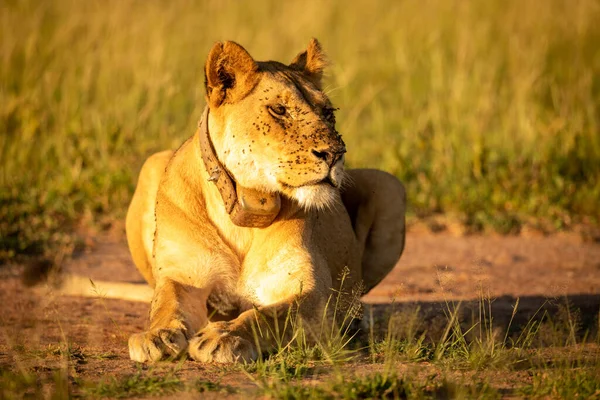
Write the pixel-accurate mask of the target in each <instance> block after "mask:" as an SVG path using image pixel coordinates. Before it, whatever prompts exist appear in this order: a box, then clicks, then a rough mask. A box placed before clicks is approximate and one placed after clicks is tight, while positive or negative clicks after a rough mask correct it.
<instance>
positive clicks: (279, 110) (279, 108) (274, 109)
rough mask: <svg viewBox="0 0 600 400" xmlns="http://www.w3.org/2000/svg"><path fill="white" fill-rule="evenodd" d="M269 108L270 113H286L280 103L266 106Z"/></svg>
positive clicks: (277, 114) (279, 115)
mask: <svg viewBox="0 0 600 400" xmlns="http://www.w3.org/2000/svg"><path fill="white" fill-rule="evenodd" d="M267 108H268V109H269V112H270V113H271V115H274V116H277V117H281V116H283V115H285V113H286V111H287V110H286V109H285V107H284V106H282V105H281V104H277V105H275V106H268V107H267Z"/></svg>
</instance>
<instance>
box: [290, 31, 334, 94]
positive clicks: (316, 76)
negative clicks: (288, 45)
mask: <svg viewBox="0 0 600 400" xmlns="http://www.w3.org/2000/svg"><path fill="white" fill-rule="evenodd" d="M327 65H328V62H327V57H326V56H325V53H323V50H322V49H321V44H320V43H319V41H318V40H317V39H315V38H312V39H311V40H310V43H308V48H307V49H306V50H305V51H303V52H302V53H300V54H298V55H297V56H296V58H294V61H292V63H291V64H290V68H293V69H295V70H298V71H301V72H303V73H304V75H306V77H307V78H308V79H309V80H310V81H311V82H312V83H314V84H315V85H316V86H317V87H318V88H319V89H320V88H321V80H322V78H323V70H324V69H325V67H326V66H327Z"/></svg>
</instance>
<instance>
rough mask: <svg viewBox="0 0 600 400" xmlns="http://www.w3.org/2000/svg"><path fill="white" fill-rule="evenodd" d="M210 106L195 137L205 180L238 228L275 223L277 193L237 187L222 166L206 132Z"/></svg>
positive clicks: (277, 209)
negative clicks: (219, 196) (206, 178)
mask: <svg viewBox="0 0 600 400" xmlns="http://www.w3.org/2000/svg"><path fill="white" fill-rule="evenodd" d="M208 115H209V107H208V106H206V108H205V109H204V112H203V113H202V119H201V120H200V122H199V124H198V138H199V142H200V153H201V154H202V161H203V162H204V167H205V168H206V172H207V173H208V176H209V178H208V180H209V181H210V182H212V183H214V184H215V185H216V186H217V189H218V190H219V193H220V195H221V198H222V199H223V204H224V206H225V210H226V211H227V213H228V214H229V217H230V218H231V221H232V222H233V223H234V224H235V225H238V226H243V227H249V228H265V227H267V226H269V225H271V223H272V222H273V220H275V218H276V217H277V215H278V214H279V210H280V209H281V198H280V197H279V195H278V194H277V193H266V192H261V191H258V190H255V189H249V188H245V187H243V186H241V185H239V184H238V183H237V182H236V181H235V180H234V179H233V177H232V176H231V174H230V173H229V171H227V169H226V168H225V167H224V166H223V164H221V162H220V161H219V158H218V157H217V154H216V152H215V148H214V146H213V143H212V140H211V139H210V132H209V131H208Z"/></svg>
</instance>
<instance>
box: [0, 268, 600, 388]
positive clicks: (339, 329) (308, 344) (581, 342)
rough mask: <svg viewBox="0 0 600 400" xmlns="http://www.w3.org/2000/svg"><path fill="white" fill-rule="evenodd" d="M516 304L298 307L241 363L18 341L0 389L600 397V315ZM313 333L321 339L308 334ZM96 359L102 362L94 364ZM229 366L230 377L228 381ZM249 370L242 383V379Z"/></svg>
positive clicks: (0, 377) (565, 304)
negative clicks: (315, 315)
mask: <svg viewBox="0 0 600 400" xmlns="http://www.w3.org/2000/svg"><path fill="white" fill-rule="evenodd" d="M340 286H341V287H342V286H343V279H342V282H341V283H340ZM346 294H348V293H346ZM342 295H344V293H343V292H342V291H341V290H337V291H334V295H333V296H332V300H331V302H330V304H332V305H333V304H338V305H339V304H340V303H341V302H340V301H339V300H338V299H339V297H341V296H342ZM519 304H520V301H518V300H517V301H516V303H515V305H514V308H513V313H512V315H510V316H504V317H510V318H508V319H507V320H508V323H507V324H505V323H503V324H499V323H498V322H497V321H496V320H495V317H496V316H494V315H492V312H491V307H490V299H487V298H485V297H481V299H480V300H479V302H478V303H477V304H461V303H450V302H448V303H447V304H446V314H445V321H444V324H443V326H441V327H436V324H435V323H432V322H430V321H429V320H428V318H426V315H425V314H424V313H423V312H422V311H421V310H420V309H418V308H416V309H412V310H404V311H399V310H394V309H393V307H392V308H391V311H392V312H391V315H388V316H379V317H378V318H379V319H380V320H377V318H374V317H373V316H372V313H371V318H369V319H370V320H371V321H374V320H375V322H376V324H378V323H379V324H381V323H383V324H385V326H386V329H383V330H382V331H380V332H379V333H378V334H376V333H375V332H374V330H371V333H370V334H367V335H364V334H363V336H361V337H354V340H350V339H351V338H352V337H353V334H352V333H351V331H350V330H349V329H347V328H346V325H345V324H346V323H347V320H348V317H347V314H346V313H345V312H342V310H340V312H338V313H337V314H336V315H337V318H338V321H339V323H338V324H337V325H336V327H335V328H334V329H333V330H332V329H330V327H329V326H326V327H325V329H324V332H323V333H322V334H320V335H319V334H318V333H317V332H316V331H312V330H309V329H308V327H307V326H304V325H302V324H300V323H298V320H297V319H296V318H292V317H295V314H293V313H291V314H290V320H289V321H288V322H286V328H284V329H281V330H279V331H277V332H276V331H271V332H269V334H271V335H275V334H277V335H280V337H281V341H280V345H279V347H278V349H277V350H276V351H275V352H274V353H273V354H270V355H267V354H263V356H262V357H261V358H259V360H258V361H256V362H253V363H250V364H246V365H241V366H240V365H237V366H236V365H226V366H222V367H221V366H217V365H205V364H199V363H192V362H191V361H185V360H181V361H179V362H178V363H177V364H175V365H173V364H171V363H163V364H157V365H156V366H144V365H141V364H140V365H137V368H135V369H134V371H133V372H131V371H130V369H131V364H130V362H129V361H125V360H119V359H120V358H122V355H119V354H114V353H110V352H108V353H107V352H105V351H102V352H98V351H88V350H87V349H85V348H82V347H79V346H76V345H73V344H71V343H70V342H68V339H67V338H66V337H64V339H63V343H61V344H60V345H54V346H48V347H47V348H42V349H41V350H36V349H34V348H29V347H27V346H23V345H17V344H14V345H13V346H12V347H11V352H9V354H11V353H14V354H15V355H14V359H15V368H14V369H11V370H9V369H0V390H1V392H0V394H1V395H2V397H3V398H23V397H41V396H50V397H53V398H71V397H79V398H127V397H148V396H180V395H182V394H184V392H185V393H187V394H189V395H190V396H192V397H193V396H195V395H197V394H199V393H200V394H203V393H204V394H206V393H209V392H210V393H213V394H215V395H219V396H220V395H232V396H240V397H255V396H256V397H265V396H266V397H268V398H275V399H312V398H315V399H316V398H319V399H321V398H322V399H366V398H389V399H438V398H448V399H454V398H457V399H458V398H473V399H498V398H504V397H506V396H508V397H511V396H512V397H513V398H514V397H519V396H525V397H527V398H557V399H577V398H581V399H593V398H598V396H600V386H598V379H597V377H598V376H600V347H599V345H600V336H598V332H597V326H596V324H597V321H593V322H592V323H586V324H583V323H582V322H581V321H582V319H580V317H579V311H577V310H575V309H573V307H572V306H571V305H570V303H569V301H568V299H565V300H564V301H563V302H562V304H551V303H550V302H546V303H544V304H543V305H542V306H541V307H540V308H539V309H538V310H537V311H535V312H533V313H532V314H531V315H530V316H529V317H528V319H527V320H523V319H522V315H521V316H518V315H517V314H519V313H521V312H522V311H521V310H520V308H519V307H520V305H519ZM296 311H297V310H296ZM376 324H371V326H374V325H376ZM282 328H283V327H282ZM286 329H290V330H291V334H286ZM257 334H258V331H257ZM263 334H266V333H265V332H263ZM367 336H368V337H367ZM311 337H312V338H313V339H316V340H312V341H311V340H308V339H309V338H311ZM36 360H37V361H38V362H36ZM119 361H125V362H124V363H119ZM99 362H101V363H105V364H103V365H102V367H101V368H102V369H103V370H104V369H105V368H107V367H108V368H114V367H116V368H115V371H119V372H118V373H115V374H114V375H113V374H110V373H107V374H106V375H104V376H103V377H102V378H100V377H98V376H97V371H98V368H99V367H100V364H98V363H99ZM107 362H109V363H111V364H110V366H109V364H106V363H107ZM94 363H95V364H94ZM190 363H191V364H190ZM90 364H94V365H95V367H94V366H93V365H92V366H91V367H90V368H91V369H90V371H91V372H85V371H86V368H87V366H88V365H90ZM117 366H118V367H117ZM244 377H245V379H244ZM223 378H224V379H227V383H221V381H222V379H223ZM244 380H245V382H246V384H245V385H241V386H240V385H238V383H241V382H242V381H244ZM252 383H253V384H254V388H253V387H252V385H251V384H252Z"/></svg>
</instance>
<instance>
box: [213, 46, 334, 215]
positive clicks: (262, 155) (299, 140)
mask: <svg viewBox="0 0 600 400" xmlns="http://www.w3.org/2000/svg"><path fill="white" fill-rule="evenodd" d="M325 64H326V62H325V56H324V54H323V52H322V51H321V46H320V44H319V42H318V41H317V40H315V39H312V40H311V42H310V43H309V45H308V48H307V49H306V50H305V51H303V52H302V53H300V54H298V56H296V58H295V59H294V60H293V61H292V63H291V64H289V65H284V64H282V63H279V62H276V61H268V62H259V61H255V60H254V59H253V58H252V57H251V56H250V54H248V52H247V51H246V50H245V49H244V48H243V47H241V46H240V45H238V44H237V43H234V42H225V43H216V44H215V45H214V46H213V48H212V49H211V51H210V53H209V55H208V59H207V62H206V67H205V74H206V82H205V84H206V98H207V103H208V105H209V107H210V117H209V121H208V124H209V130H210V135H211V139H212V142H213V144H214V147H215V151H216V153H217V156H218V158H219V159H220V161H221V163H222V164H223V165H224V166H225V167H226V168H227V169H228V171H229V173H230V174H231V175H232V177H233V178H234V179H235V180H236V181H237V182H238V183H239V184H240V185H242V186H244V187H248V188H253V189H257V190H261V191H265V192H277V193H283V194H284V195H286V196H287V197H289V198H292V199H295V200H296V201H298V203H299V204H300V205H302V206H303V207H305V208H312V207H316V208H321V207H324V206H328V205H331V204H332V203H333V202H334V201H335V199H336V198H337V192H338V189H339V188H340V185H341V184H342V181H343V179H344V153H345V151H346V148H345V145H344V142H343V140H342V138H341V136H340V135H339V133H338V132H337V131H336V129H335V116H334V110H335V109H334V108H333V106H332V104H331V102H330V101H329V99H328V98H327V96H326V95H325V93H323V91H322V89H321V78H322V75H323V68H324V67H325Z"/></svg>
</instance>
